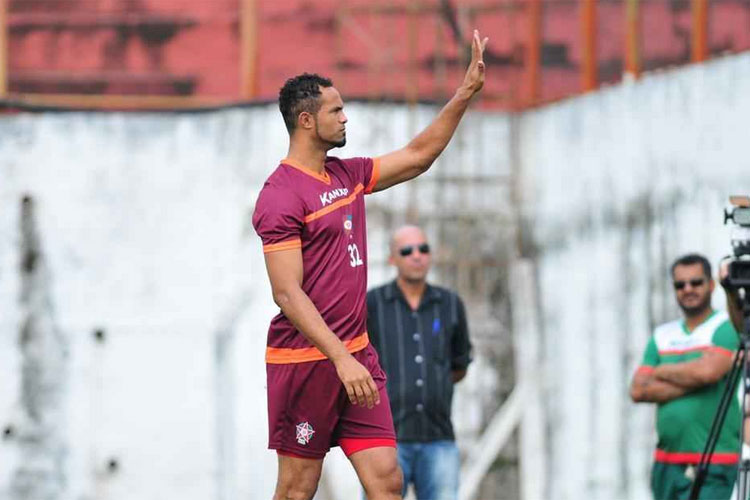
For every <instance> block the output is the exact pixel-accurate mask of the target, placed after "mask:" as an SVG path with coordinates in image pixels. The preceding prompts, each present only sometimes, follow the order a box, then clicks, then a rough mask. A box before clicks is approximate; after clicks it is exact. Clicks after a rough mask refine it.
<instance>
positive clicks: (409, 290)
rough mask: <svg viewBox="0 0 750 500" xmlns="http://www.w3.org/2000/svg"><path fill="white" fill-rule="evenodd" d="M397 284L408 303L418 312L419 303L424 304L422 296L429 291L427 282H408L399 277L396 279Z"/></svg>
mask: <svg viewBox="0 0 750 500" xmlns="http://www.w3.org/2000/svg"><path fill="white" fill-rule="evenodd" d="M396 284H397V285H398V287H399V289H400V290H401V293H402V294H404V298H405V299H406V303H407V304H409V306H410V307H411V308H412V309H413V310H415V311H416V310H417V309H418V308H419V303H420V302H422V295H424V291H425V290H426V289H427V282H426V281H407V280H405V279H403V278H402V277H400V276H399V277H398V278H396Z"/></svg>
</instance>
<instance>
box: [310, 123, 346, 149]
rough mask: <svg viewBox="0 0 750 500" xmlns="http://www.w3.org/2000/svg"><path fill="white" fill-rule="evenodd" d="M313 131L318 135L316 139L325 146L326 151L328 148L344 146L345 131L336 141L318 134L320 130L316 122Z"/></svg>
mask: <svg viewBox="0 0 750 500" xmlns="http://www.w3.org/2000/svg"><path fill="white" fill-rule="evenodd" d="M315 132H316V134H317V135H318V140H319V141H320V142H321V143H323V144H324V145H325V146H326V151H328V150H329V149H333V148H343V147H344V146H346V132H344V137H342V138H341V139H340V140H338V141H334V140H332V139H326V138H325V137H323V136H322V135H320V130H319V129H318V124H317V122H316V123H315Z"/></svg>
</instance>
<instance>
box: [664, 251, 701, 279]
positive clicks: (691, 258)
mask: <svg viewBox="0 0 750 500" xmlns="http://www.w3.org/2000/svg"><path fill="white" fill-rule="evenodd" d="M694 264H700V265H701V267H703V274H704V275H705V276H706V278H708V279H709V280H710V279H711V263H710V262H709V261H708V259H707V258H705V257H704V256H703V255H701V254H698V253H689V254H687V255H683V256H682V257H680V258H679V259H677V260H675V261H674V263H673V264H672V268H671V271H672V276H674V269H675V267H677V266H692V265H694Z"/></svg>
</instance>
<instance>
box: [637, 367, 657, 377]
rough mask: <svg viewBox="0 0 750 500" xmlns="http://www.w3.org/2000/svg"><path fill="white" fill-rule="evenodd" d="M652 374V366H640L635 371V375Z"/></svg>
mask: <svg viewBox="0 0 750 500" xmlns="http://www.w3.org/2000/svg"><path fill="white" fill-rule="evenodd" d="M653 372H654V367H653V366H648V365H641V366H639V367H638V369H637V370H636V371H635V373H645V374H647V375H648V374H649V373H653Z"/></svg>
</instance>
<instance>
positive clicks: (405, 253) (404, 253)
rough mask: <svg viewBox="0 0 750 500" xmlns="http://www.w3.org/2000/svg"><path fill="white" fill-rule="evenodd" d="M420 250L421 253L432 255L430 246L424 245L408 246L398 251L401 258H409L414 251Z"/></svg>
mask: <svg viewBox="0 0 750 500" xmlns="http://www.w3.org/2000/svg"><path fill="white" fill-rule="evenodd" d="M415 249H416V250H419V253H423V254H428V253H430V245H428V244H427V243H422V244H421V245H407V246H405V247H401V248H399V249H398V254H399V255H400V256H401V257H408V256H409V255H411V253H412V252H413V251H414V250H415Z"/></svg>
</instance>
